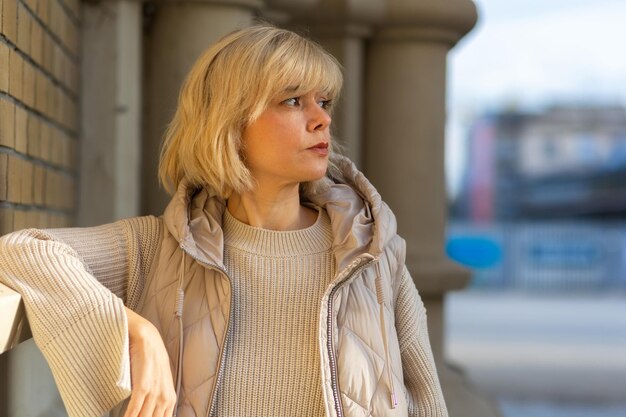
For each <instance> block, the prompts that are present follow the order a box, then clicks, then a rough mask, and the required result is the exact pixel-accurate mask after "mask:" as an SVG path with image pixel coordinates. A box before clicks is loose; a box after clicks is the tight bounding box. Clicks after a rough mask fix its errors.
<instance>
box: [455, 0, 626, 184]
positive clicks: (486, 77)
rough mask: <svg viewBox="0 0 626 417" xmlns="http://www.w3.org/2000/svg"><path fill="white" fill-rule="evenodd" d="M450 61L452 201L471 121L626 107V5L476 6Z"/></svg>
mask: <svg viewBox="0 0 626 417" xmlns="http://www.w3.org/2000/svg"><path fill="white" fill-rule="evenodd" d="M476 5H477V8H478V13H479V21H478V23H477V24H476V26H475V27H474V29H473V30H472V32H470V33H469V34H468V35H467V36H466V37H465V38H464V39H462V40H461V41H460V42H459V43H458V44H457V46H456V47H455V48H454V49H453V50H452V51H451V52H450V54H449V56H448V92H447V94H448V96H447V103H448V104H447V106H448V123H447V129H446V130H447V132H446V146H447V147H446V171H447V179H448V191H449V194H450V195H454V194H455V193H456V192H457V190H458V186H459V181H460V177H461V174H462V172H463V165H464V164H463V161H464V158H465V155H464V152H463V142H464V140H465V135H466V132H467V127H468V125H469V123H470V121H471V120H472V119H473V118H474V117H475V116H476V115H480V114H482V113H484V112H485V111H487V110H494V109H498V108H503V107H504V108H510V107H515V108H520V109H528V110H533V109H540V108H542V107H546V106H550V105H553V104H559V103H566V102H577V103H592V102H593V103H602V104H619V105H622V106H625V107H626V0H476Z"/></svg>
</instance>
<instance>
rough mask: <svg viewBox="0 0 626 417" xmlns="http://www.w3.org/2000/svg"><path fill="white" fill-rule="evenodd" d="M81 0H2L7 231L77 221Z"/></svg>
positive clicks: (0, 100) (1, 183)
mask: <svg viewBox="0 0 626 417" xmlns="http://www.w3.org/2000/svg"><path fill="white" fill-rule="evenodd" d="M79 19H80V0H0V34H1V36H0V235H2V234H4V233H7V232H9V231H11V230H16V229H21V228H24V227H64V226H70V225H72V224H73V221H74V217H75V206H76V198H75V190H76V181H77V169H76V166H77V165H76V152H77V149H78V146H77V145H78V139H79V138H78V129H79V126H78V93H79V92H78V88H79V77H78V69H79V40H80V28H79Z"/></svg>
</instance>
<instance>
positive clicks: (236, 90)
mask: <svg viewBox="0 0 626 417" xmlns="http://www.w3.org/2000/svg"><path fill="white" fill-rule="evenodd" d="M342 82H343V78H342V74H341V69H340V65H339V63H338V62H337V61H336V59H335V58H334V57H332V55H330V54H329V53H328V52H326V51H325V50H324V49H323V48H322V47H321V46H320V45H318V44H317V43H315V42H313V41H311V40H309V39H306V38H303V37H301V36H299V35H298V34H296V33H294V32H291V31H288V30H285V29H279V28H276V27H273V26H269V25H257V26H252V27H248V28H245V29H241V30H237V31H235V32H232V33H230V34H228V35H226V36H224V37H223V38H221V39H220V40H219V41H217V43H215V44H214V45H212V46H211V47H209V48H208V49H207V50H206V51H205V52H204V53H203V54H202V55H201V56H200V58H199V59H198V60H197V61H196V63H195V64H194V65H193V67H192V68H191V71H190V72H189V74H188V75H187V78H186V79H185V82H184V84H183V86H182V88H181V92H180V95H179V98H178V107H177V109H176V113H175V115H174V118H173V119H172V121H171V123H170V124H169V126H168V128H167V131H166V133H165V140H164V142H163V147H162V149H161V159H160V162H159V179H160V180H161V183H162V184H163V186H164V187H165V189H166V190H167V191H168V192H169V193H170V194H172V193H174V192H175V191H176V188H177V187H178V185H179V184H180V182H181V181H183V180H185V181H186V182H187V183H189V185H190V186H192V187H207V186H208V187H210V188H211V189H213V190H214V191H215V192H216V193H217V194H218V195H220V196H221V197H223V198H227V197H228V196H229V195H230V193H232V192H237V193H241V192H244V191H247V190H250V189H251V188H252V187H253V185H254V181H253V178H252V175H251V173H250V171H249V170H248V168H247V167H246V166H245V163H244V161H243V160H242V158H241V149H242V142H241V141H242V139H241V138H242V131H243V129H244V127H245V126H247V125H248V124H249V123H251V122H253V121H254V120H256V118H257V117H258V116H259V115H260V114H261V113H263V111H264V110H265V109H266V108H267V106H268V105H269V104H270V102H271V101H272V100H274V99H276V97H277V96H278V95H279V94H281V93H284V91H285V90H286V89H287V88H293V87H295V88H296V90H295V91H293V96H298V95H302V94H305V93H307V92H310V91H313V90H318V91H320V92H322V93H323V94H324V95H325V96H327V97H328V98H332V99H333V100H336V99H337V98H338V96H339V92H340V90H341V85H342ZM332 142H333V141H331V144H332ZM331 153H332V150H331ZM329 159H330V158H329ZM331 164H332V162H331ZM332 169H334V168H331V167H329V170H332ZM304 186H305V187H311V186H312V185H311V184H304ZM313 186H314V185H313Z"/></svg>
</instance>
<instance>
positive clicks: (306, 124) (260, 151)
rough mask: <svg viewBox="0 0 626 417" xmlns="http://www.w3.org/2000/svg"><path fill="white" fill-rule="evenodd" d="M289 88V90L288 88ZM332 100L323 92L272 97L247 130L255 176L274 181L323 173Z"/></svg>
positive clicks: (306, 178) (248, 157)
mask: <svg viewBox="0 0 626 417" xmlns="http://www.w3.org/2000/svg"><path fill="white" fill-rule="evenodd" d="M287 91H289V90H287ZM330 104H331V100H330V99H329V98H327V97H325V96H324V95H322V94H321V93H319V92H315V91H312V92H309V93H306V94H304V95H300V96H290V95H289V93H288V92H286V93H285V94H284V95H282V96H280V97H278V98H277V99H276V100H274V101H272V102H271V103H270V105H269V106H268V108H267V109H265V111H264V112H263V113H261V115H260V116H259V118H258V119H257V120H256V121H254V122H253V123H251V124H249V125H248V126H247V127H246V128H245V129H244V130H243V143H244V157H245V162H246V166H247V167H248V169H249V170H250V172H251V173H252V176H253V177H254V178H255V179H256V180H257V181H259V182H264V183H266V184H270V185H277V186H283V185H291V184H294V183H301V182H305V181H313V180H316V179H319V178H321V177H323V176H324V175H325V173H326V168H327V166H328V153H329V148H328V147H329V145H330V130H329V128H330V122H331V118H330V115H329V113H328V111H329V108H330Z"/></svg>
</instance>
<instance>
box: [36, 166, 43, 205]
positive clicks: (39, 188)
mask: <svg viewBox="0 0 626 417" xmlns="http://www.w3.org/2000/svg"><path fill="white" fill-rule="evenodd" d="M45 192H46V168H44V167H43V166H41V165H35V167H34V169H33V204H35V205H37V206H43V205H44V204H45V202H46V196H45Z"/></svg>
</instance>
